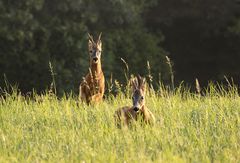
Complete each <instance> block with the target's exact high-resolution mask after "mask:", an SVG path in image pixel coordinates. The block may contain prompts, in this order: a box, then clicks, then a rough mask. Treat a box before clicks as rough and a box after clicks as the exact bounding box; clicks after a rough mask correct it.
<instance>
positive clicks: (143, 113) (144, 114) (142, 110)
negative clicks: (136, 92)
mask: <svg viewBox="0 0 240 163" xmlns="http://www.w3.org/2000/svg"><path fill="white" fill-rule="evenodd" d="M141 114H142V116H143V118H145V117H146V116H147V108H146V107H145V105H143V106H142V108H141Z"/></svg>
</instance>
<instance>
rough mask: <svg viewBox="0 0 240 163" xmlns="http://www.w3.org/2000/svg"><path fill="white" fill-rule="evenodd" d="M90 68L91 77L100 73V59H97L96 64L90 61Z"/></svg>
mask: <svg viewBox="0 0 240 163" xmlns="http://www.w3.org/2000/svg"><path fill="white" fill-rule="evenodd" d="M90 70H91V73H92V75H93V77H95V76H98V75H99V74H100V73H102V66H101V61H99V62H98V63H97V64H94V63H92V62H91V63H90Z"/></svg>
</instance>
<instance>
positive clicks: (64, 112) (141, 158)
mask: <svg viewBox="0 0 240 163" xmlns="http://www.w3.org/2000/svg"><path fill="white" fill-rule="evenodd" d="M206 92H207V93H206V94H205V95H204V96H200V95H198V94H192V93H190V92H189V91H187V90H184V89H181V88H179V89H177V90H176V91H174V92H169V91H166V90H162V91H161V92H160V93H157V92H154V91H151V92H150V93H149V94H148V96H147V97H146V98H147V99H146V100H147V106H148V107H149V108H150V110H151V111H152V112H153V113H154V115H155V117H156V119H157V122H156V124H155V125H154V126H152V127H151V126H141V125H140V124H139V123H136V124H135V125H134V126H133V127H132V128H130V129H126V128H123V129H118V128H116V127H115V125H114V119H113V114H114V112H115V110H116V109H117V108H118V107H120V106H124V105H131V100H130V98H128V97H126V96H125V95H124V94H119V95H118V96H117V97H111V96H110V97H108V98H106V99H105V101H104V102H103V103H101V104H99V105H95V106H86V105H84V104H81V103H80V104H79V103H78V102H77V97H74V96H64V97H62V98H57V97H56V96H55V95H53V94H49V93H45V94H43V95H33V97H32V98H27V97H23V96H21V95H19V94H18V93H16V91H15V92H13V93H11V94H7V93H6V94H5V95H4V96H2V97H1V99H0V162H42V161H43V162H144V163H145V162H240V97H239V95H238V94H237V91H236V89H234V88H231V89H230V90H229V91H224V89H220V90H217V89H216V87H214V86H210V87H209V89H208V90H207V91H206Z"/></svg>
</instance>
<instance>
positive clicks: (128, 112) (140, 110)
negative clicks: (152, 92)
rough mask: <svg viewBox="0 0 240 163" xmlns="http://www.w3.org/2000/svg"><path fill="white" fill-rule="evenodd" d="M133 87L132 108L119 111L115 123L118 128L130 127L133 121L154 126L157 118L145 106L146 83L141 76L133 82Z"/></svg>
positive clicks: (127, 107)
mask: <svg viewBox="0 0 240 163" xmlns="http://www.w3.org/2000/svg"><path fill="white" fill-rule="evenodd" d="M131 85H132V91H133V95H132V106H125V107H122V108H120V109H118V110H117V111H116V112H115V114H114V118H115V122H116V124H117V126H118V127H121V125H124V126H129V125H130V124H131V123H132V122H133V121H138V120H140V121H141V122H143V123H145V124H154V122H155V117H154V115H153V114H152V112H151V111H150V110H149V109H148V108H147V107H146V105H145V94H146V83H145V79H144V78H142V77H141V76H138V77H135V78H134V79H133V80H131Z"/></svg>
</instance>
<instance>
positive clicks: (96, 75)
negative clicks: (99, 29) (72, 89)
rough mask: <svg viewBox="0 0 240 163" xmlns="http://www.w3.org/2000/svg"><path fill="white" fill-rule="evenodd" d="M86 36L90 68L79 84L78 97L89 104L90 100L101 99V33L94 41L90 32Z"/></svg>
mask: <svg viewBox="0 0 240 163" xmlns="http://www.w3.org/2000/svg"><path fill="white" fill-rule="evenodd" d="M88 37H89V40H88V52H89V56H90V68H89V72H88V74H87V75H86V76H85V77H84V78H83V81H82V82H81V84H80V88H79V89H80V90H79V98H80V100H82V101H84V102H86V103H87V104H90V103H92V102H93V103H97V102H99V101H101V100H102V99H103V94H104V90H105V78H104V74H103V71H102V66H101V53H102V42H101V34H100V35H99V37H98V40H97V41H96V42H95V41H94V39H93V37H92V36H91V35H90V34H88Z"/></svg>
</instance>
